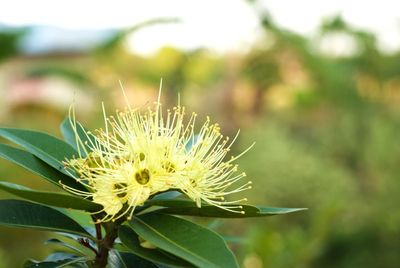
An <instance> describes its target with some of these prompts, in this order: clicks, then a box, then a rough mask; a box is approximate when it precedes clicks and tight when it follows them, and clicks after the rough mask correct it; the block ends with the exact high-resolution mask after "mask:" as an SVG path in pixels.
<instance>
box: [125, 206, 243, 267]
mask: <svg viewBox="0 0 400 268" xmlns="http://www.w3.org/2000/svg"><path fill="white" fill-rule="evenodd" d="M129 225H130V226H131V227H132V229H133V230H134V231H135V232H136V233H137V234H138V235H139V236H140V237H142V238H143V239H145V240H147V241H149V242H150V243H151V244H153V245H154V246H156V247H158V248H160V249H162V250H165V251H166V252H169V253H171V254H173V255H175V256H178V257H180V258H182V259H184V260H186V261H188V262H190V263H192V264H193V265H195V266H198V267H210V268H211V267H239V266H238V263H237V262H236V259H235V256H234V255H233V253H232V252H231V251H230V250H229V248H228V247H227V245H226V243H225V241H224V240H223V239H222V237H221V236H219V235H218V234H216V233H214V232H213V231H211V230H209V229H206V228H204V227H202V226H199V225H197V224H194V223H192V222H190V221H187V220H184V219H181V218H178V217H174V216H170V215H164V214H158V213H149V214H144V215H140V216H136V217H135V218H133V219H132V220H131V221H130V222H129ZM121 241H122V239H121Z"/></svg>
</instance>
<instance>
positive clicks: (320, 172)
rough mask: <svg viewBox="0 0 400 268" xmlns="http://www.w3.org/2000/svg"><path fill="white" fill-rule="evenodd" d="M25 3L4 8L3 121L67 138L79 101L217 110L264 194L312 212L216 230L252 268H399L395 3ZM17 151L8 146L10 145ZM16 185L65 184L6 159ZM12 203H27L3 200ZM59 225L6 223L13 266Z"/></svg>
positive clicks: (222, 224)
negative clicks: (33, 227) (64, 127)
mask: <svg viewBox="0 0 400 268" xmlns="http://www.w3.org/2000/svg"><path fill="white" fill-rule="evenodd" d="M82 2H83V1H81V2H79V1H32V2H30V1H13V2H12V3H11V2H10V3H4V4H3V5H2V8H1V10H0V124H1V126H8V127H19V128H31V129H37V130H41V131H46V132H50V133H52V134H54V135H56V136H60V132H59V129H58V125H59V123H60V122H61V121H62V120H63V118H65V116H66V115H67V112H68V107H69V105H70V104H71V103H73V102H74V103H75V104H76V109H77V114H78V119H79V120H80V121H81V122H83V123H84V124H85V125H86V126H88V128H91V129H93V128H96V127H99V126H101V125H102V119H101V102H102V101H105V103H106V106H107V110H108V111H110V113H112V111H114V109H115V108H117V107H122V106H123V105H124V102H123V98H122V93H121V90H120V85H119V81H121V82H122V84H123V86H124V88H125V91H126V92H127V95H128V97H129V99H130V102H131V104H132V105H134V106H136V107H145V106H146V105H148V104H151V103H152V102H153V101H154V100H155V98H156V95H157V92H158V86H159V84H160V79H161V78H163V102H164V103H165V104H166V106H173V105H176V103H177V99H178V94H179V95H180V100H181V103H183V104H184V105H185V106H187V107H188V110H190V111H196V112H197V113H198V114H199V115H200V117H201V118H205V116H207V115H210V116H211V117H212V118H213V120H215V121H217V122H219V123H220V124H221V125H222V129H223V132H224V134H226V135H229V136H233V135H235V133H236V132H237V130H238V129H240V130H241V133H240V136H239V139H238V142H237V143H236V147H235V148H234V151H236V152H240V151H241V150H243V149H245V148H246V147H248V146H249V145H250V144H252V143H253V142H256V146H255V147H254V148H253V149H252V150H251V151H250V152H248V153H247V154H246V155H245V156H244V157H242V158H241V159H240V160H239V164H240V167H241V169H242V170H244V171H246V173H247V174H248V177H249V178H251V180H252V181H253V183H254V185H255V187H254V189H252V190H251V191H249V192H247V193H245V195H246V196H247V197H248V199H249V200H250V202H251V203H255V204H267V205H268V206H280V207H307V208H309V210H308V211H306V212H301V213H297V214H292V215H286V216H277V217H271V218H263V219H250V220H229V221H228V220H227V221H225V220H221V221H214V222H205V224H211V225H212V227H213V228H215V229H216V230H219V231H220V232H221V233H223V234H224V235H225V236H226V238H227V240H228V241H229V243H230V244H231V245H232V249H233V250H234V251H235V253H236V255H237V256H238V258H239V261H240V263H241V265H242V266H243V267H246V268H260V267H273V268H280V267H282V268H289V267H301V268H303V267H328V268H329V267H346V268H347V267H393V268H394V267H399V263H400V257H399V250H400V210H399V204H400V175H399V174H400V146H399V137H400V24H399V20H398V19H399V16H398V15H396V10H399V8H400V7H399V4H396V2H395V1H386V0H381V1H370V2H368V3H365V2H363V3H362V2H360V1H334V3H333V1H332V3H325V2H326V1H312V0H304V1H286V0H285V1H245V0H232V1H173V0H170V1H147V2H146V1H143V2H140V1H120V0H118V1H112V2H108V3H105V2H100V1H84V3H82ZM2 142H4V141H2ZM0 175H1V179H4V180H8V181H12V182H16V183H20V184H24V185H27V186H30V187H32V188H37V189H53V188H52V186H51V185H48V184H46V183H44V182H42V181H41V180H40V179H38V178H37V177H35V176H33V175H31V174H29V173H26V172H24V171H23V170H21V169H19V168H17V167H16V166H14V165H12V164H10V163H8V162H6V161H3V160H0ZM0 197H1V198H8V197H11V196H10V195H7V194H5V193H0ZM48 235H49V234H48V233H45V232H32V231H26V230H15V229H9V228H0V267H1V268H6V267H7V268H8V267H18V266H20V265H21V263H23V261H24V260H25V259H26V258H28V257H34V258H36V259H40V258H41V257H43V256H45V254H46V253H48V252H49V251H51V250H52V248H51V247H50V246H43V245H42V243H43V241H45V240H46V237H48Z"/></svg>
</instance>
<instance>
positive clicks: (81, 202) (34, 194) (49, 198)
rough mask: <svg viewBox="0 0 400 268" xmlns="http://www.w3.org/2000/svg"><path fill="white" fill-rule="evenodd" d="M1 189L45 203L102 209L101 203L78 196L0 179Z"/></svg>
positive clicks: (89, 209)
mask: <svg viewBox="0 0 400 268" xmlns="http://www.w3.org/2000/svg"><path fill="white" fill-rule="evenodd" d="M0 189H2V190H4V191H6V192H9V193H12V194H14V195H16V196H19V197H22V198H25V199H28V200H31V201H34V202H37V203H40V204H44V205H50V206H55V207H62V208H71V209H78V210H86V211H90V212H96V211H100V210H101V209H102V206H101V205H99V204H96V203H93V202H91V201H89V200H86V199H83V198H80V197H77V196H72V195H66V194H59V193H51V192H39V191H35V190H32V189H30V188H27V187H25V186H22V185H18V184H14V183H9V182H4V181H0Z"/></svg>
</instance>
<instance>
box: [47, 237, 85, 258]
mask: <svg viewBox="0 0 400 268" xmlns="http://www.w3.org/2000/svg"><path fill="white" fill-rule="evenodd" d="M44 244H45V245H56V246H60V247H64V248H67V249H69V250H72V251H74V252H75V253H76V254H79V255H81V256H84V253H83V252H82V251H81V250H80V249H78V248H76V247H74V246H72V245H70V244H68V243H66V242H64V241H61V240H59V239H57V238H51V239H49V240H47V241H45V242H44Z"/></svg>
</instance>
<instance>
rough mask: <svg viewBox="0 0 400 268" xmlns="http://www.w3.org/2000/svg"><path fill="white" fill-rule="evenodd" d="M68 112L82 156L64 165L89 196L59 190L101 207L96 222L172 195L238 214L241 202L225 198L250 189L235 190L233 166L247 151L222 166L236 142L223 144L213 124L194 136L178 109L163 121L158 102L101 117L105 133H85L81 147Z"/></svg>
mask: <svg viewBox="0 0 400 268" xmlns="http://www.w3.org/2000/svg"><path fill="white" fill-rule="evenodd" d="M71 111H72V113H71V115H72V116H71V118H72V119H71V125H72V127H73V129H74V131H75V136H76V142H77V146H78V148H79V150H78V151H80V150H82V151H83V152H84V154H83V153H82V154H81V153H80V154H79V157H78V158H75V159H69V160H67V166H68V167H70V168H72V169H73V170H75V171H76V173H77V174H78V175H79V178H78V181H80V182H81V183H82V184H84V185H85V186H86V187H87V188H88V189H89V191H90V192H89V193H85V192H81V191H78V190H76V189H72V188H70V187H68V186H64V187H65V188H66V189H67V190H69V191H71V192H73V193H75V194H78V195H81V196H84V197H87V198H91V199H92V200H93V201H94V202H96V203H98V204H101V205H103V210H102V212H105V214H106V216H104V217H103V218H102V219H101V221H109V220H116V219H117V218H119V217H122V216H124V215H126V214H128V217H130V216H132V214H133V212H134V210H135V208H136V207H137V206H140V205H142V204H143V203H144V202H145V201H146V200H147V199H149V198H150V197H151V196H152V195H154V194H157V193H160V192H164V191H168V190H172V189H175V190H179V191H181V192H182V193H184V194H186V195H187V196H188V197H189V198H191V199H192V200H193V201H195V202H196V204H197V206H198V207H201V206H202V203H206V204H210V205H214V206H217V207H220V208H222V209H225V210H229V211H233V212H239V213H243V211H241V206H240V205H238V203H239V202H242V201H245V200H246V199H245V198H244V199H240V200H233V201H228V200H226V196H228V195H231V194H233V193H237V192H241V191H243V190H246V189H249V188H250V187H251V186H250V184H251V182H245V183H242V184H239V185H238V186H237V184H236V182H238V181H240V180H241V179H242V178H243V177H245V174H244V173H237V166H236V165H234V164H233V162H234V160H236V159H237V158H238V157H239V156H241V155H242V154H243V153H245V152H246V151H247V150H248V149H247V150H246V151H245V152H243V153H242V154H240V155H239V156H237V157H232V158H231V159H229V160H226V155H227V153H228V152H229V150H230V147H231V146H232V144H233V142H234V140H235V139H236V137H237V136H236V137H235V139H234V140H233V141H232V142H230V143H228V141H229V139H228V138H224V137H223V136H222V135H221V133H220V128H219V126H218V124H211V123H210V120H209V119H208V118H207V120H206V122H205V123H204V124H203V125H202V127H201V128H200V130H199V131H198V134H196V133H195V121H196V114H194V113H193V114H192V115H191V116H190V117H189V118H187V119H186V118H185V108H184V107H182V106H180V105H178V106H177V107H174V108H173V109H172V111H171V110H167V111H166V116H163V112H162V108H161V103H160V96H159V98H158V101H157V103H156V104H155V107H154V108H148V109H147V110H146V111H145V112H141V111H139V110H138V109H132V108H130V107H129V105H128V107H127V108H126V109H125V110H124V111H123V112H117V114H116V116H115V117H114V116H106V114H105V112H104V120H105V128H104V129H98V130H96V132H95V133H96V135H92V134H91V133H86V135H88V137H89V136H90V138H91V139H90V140H91V142H89V143H88V144H84V143H83V142H82V140H81V139H80V138H79V135H78V131H77V123H76V121H75V114H74V112H73V109H72V110H71ZM103 111H104V107H103ZM185 119H186V121H187V123H186V124H185V123H184V122H185ZM85 145H86V146H87V147H89V148H90V150H87V149H86V146H85ZM249 149H250V148H249ZM89 151H90V152H89Z"/></svg>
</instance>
